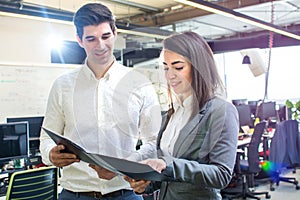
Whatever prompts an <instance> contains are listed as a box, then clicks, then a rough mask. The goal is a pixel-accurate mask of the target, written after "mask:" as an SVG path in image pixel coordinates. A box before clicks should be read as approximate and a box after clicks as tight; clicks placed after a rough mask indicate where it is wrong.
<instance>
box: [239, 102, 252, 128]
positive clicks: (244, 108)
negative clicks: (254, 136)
mask: <svg viewBox="0 0 300 200" xmlns="http://www.w3.org/2000/svg"><path fill="white" fill-rule="evenodd" d="M236 109H237V111H238V114H239V122H240V127H241V126H249V127H253V119H252V118H251V110H250V106H249V105H247V104H245V105H238V106H236Z"/></svg>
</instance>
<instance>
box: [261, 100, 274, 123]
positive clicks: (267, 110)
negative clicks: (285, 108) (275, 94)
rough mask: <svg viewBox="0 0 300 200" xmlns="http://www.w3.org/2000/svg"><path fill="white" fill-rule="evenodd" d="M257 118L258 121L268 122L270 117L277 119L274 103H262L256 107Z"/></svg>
mask: <svg viewBox="0 0 300 200" xmlns="http://www.w3.org/2000/svg"><path fill="white" fill-rule="evenodd" d="M257 117H259V119H260V120H268V119H270V118H272V117H277V112H276V102H264V103H261V104H260V105H259V106H258V113H257Z"/></svg>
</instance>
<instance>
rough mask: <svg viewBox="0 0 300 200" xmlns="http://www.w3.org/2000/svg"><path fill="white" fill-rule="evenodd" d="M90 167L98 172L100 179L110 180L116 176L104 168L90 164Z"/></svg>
mask: <svg viewBox="0 0 300 200" xmlns="http://www.w3.org/2000/svg"><path fill="white" fill-rule="evenodd" d="M89 166H90V167H91V168H93V169H94V170H96V172H97V174H98V177H99V178H102V179H106V180H110V179H112V178H114V177H115V176H116V174H115V173H114V172H111V171H109V170H107V169H105V168H103V167H100V166H97V165H94V164H89Z"/></svg>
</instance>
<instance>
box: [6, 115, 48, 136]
mask: <svg viewBox="0 0 300 200" xmlns="http://www.w3.org/2000/svg"><path fill="white" fill-rule="evenodd" d="M43 120H44V117H43V116H33V117H7V118H6V122H7V123H9V122H23V121H26V122H28V125H29V137H30V138H38V137H40V132H41V126H42V124H43Z"/></svg>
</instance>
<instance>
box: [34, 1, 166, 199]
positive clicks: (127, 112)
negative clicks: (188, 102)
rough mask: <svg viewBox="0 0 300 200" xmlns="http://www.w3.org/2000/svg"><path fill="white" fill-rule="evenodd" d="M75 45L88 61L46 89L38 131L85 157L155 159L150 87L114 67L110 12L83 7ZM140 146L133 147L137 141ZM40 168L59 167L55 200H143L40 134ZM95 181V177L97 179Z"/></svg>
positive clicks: (156, 114)
mask: <svg viewBox="0 0 300 200" xmlns="http://www.w3.org/2000/svg"><path fill="white" fill-rule="evenodd" d="M74 24H75V26H76V31H77V40H78V43H79V45H80V46H81V47H82V48H84V50H85V52H86V54H87V58H86V60H85V63H84V64H83V65H82V67H80V68H78V69H76V70H74V71H72V72H70V73H67V74H65V75H62V76H61V77H59V78H58V79H57V80H56V81H55V83H54V84H53V87H52V89H51V92H50V95H49V100H48V105H47V110H46V114H45V118H44V122H43V126H44V127H45V128H48V129H50V130H52V131H54V132H56V133H59V134H62V135H64V136H65V137H67V138H69V139H71V140H72V141H74V142H75V143H77V144H79V145H80V146H82V147H83V148H85V149H86V151H88V152H92V153H99V154H103V155H109V156H114V157H119V158H126V159H130V160H135V161H139V160H142V159H145V158H147V157H152V156H154V155H155V141H156V135H157V132H158V129H159V126H160V124H161V117H160V109H159V103H158V100H157V95H156V93H155V90H154V88H153V87H152V85H151V83H150V82H149V81H148V80H146V79H145V77H143V76H142V75H141V74H139V73H137V72H134V71H133V70H131V69H130V68H126V67H124V66H122V65H121V64H119V63H117V62H116V61H115V58H114V56H113V48H114V42H115V40H116V36H117V32H116V27H115V20H114V17H113V15H112V13H111V11H110V10H109V9H108V8H107V7H105V6H104V5H102V4H100V3H90V4H86V5H84V6H82V7H81V8H80V9H79V10H78V11H77V12H76V14H75V16H74ZM139 134H140V136H141V138H142V140H143V145H142V146H141V148H140V149H139V150H138V151H135V146H136V143H137V140H138V138H139ZM40 140H41V145H40V150H41V154H42V158H43V162H44V163H45V164H47V165H55V166H57V167H62V169H63V171H62V178H61V181H60V183H61V186H62V187H63V190H62V192H61V194H60V195H59V199H61V200H66V199H72V200H73V199H85V200H88V199H95V197H97V198H103V199H105V198H110V199H142V198H141V197H140V196H137V195H135V193H134V192H133V191H132V190H130V186H129V184H128V183H127V182H126V181H125V180H124V179H123V177H121V176H116V175H115V174H113V173H111V172H109V171H107V170H105V169H102V168H101V167H99V166H97V172H98V174H97V172H96V171H95V170H94V169H93V168H95V167H96V166H92V165H91V166H89V164H88V163H85V162H82V161H79V160H78V159H77V158H76V156H75V155H74V154H69V153H63V151H62V150H63V149H64V146H63V145H56V144H55V143H54V142H53V141H52V140H51V139H50V138H49V137H48V136H47V134H46V133H44V132H43V131H42V132H41V138H40ZM98 175H99V177H100V178H99V177H98Z"/></svg>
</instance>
